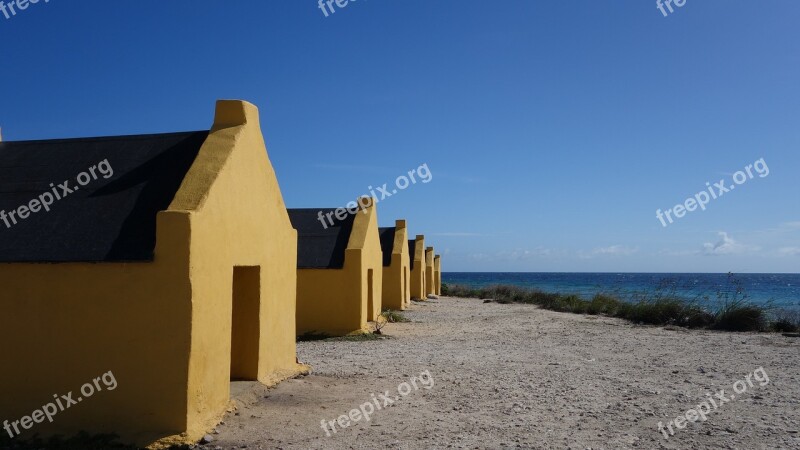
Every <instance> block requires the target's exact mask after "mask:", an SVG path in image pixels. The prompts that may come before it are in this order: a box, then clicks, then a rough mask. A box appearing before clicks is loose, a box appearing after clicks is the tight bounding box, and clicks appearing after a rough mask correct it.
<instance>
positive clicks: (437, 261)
mask: <svg viewBox="0 0 800 450" xmlns="http://www.w3.org/2000/svg"><path fill="white" fill-rule="evenodd" d="M433 279H434V281H435V282H436V295H442V258H441V256H439V255H436V256H435V257H434V258H433Z"/></svg>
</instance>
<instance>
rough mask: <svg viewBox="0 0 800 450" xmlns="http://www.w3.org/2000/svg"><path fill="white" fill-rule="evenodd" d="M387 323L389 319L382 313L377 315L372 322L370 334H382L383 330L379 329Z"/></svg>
mask: <svg viewBox="0 0 800 450" xmlns="http://www.w3.org/2000/svg"><path fill="white" fill-rule="evenodd" d="M387 323H389V321H388V320H387V319H386V317H385V316H384V315H383V314H381V315H380V316H378V318H376V319H375V322H372V334H378V335H381V334H383V331H381V330H383V327H385V326H386V324H387Z"/></svg>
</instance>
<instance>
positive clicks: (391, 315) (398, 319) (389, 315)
mask: <svg viewBox="0 0 800 450" xmlns="http://www.w3.org/2000/svg"><path fill="white" fill-rule="evenodd" d="M381 316H383V317H384V318H386V321H387V322H389V323H402V322H411V321H410V320H408V318H407V317H406V316H404V315H403V313H401V312H400V311H393V310H391V309H384V310H383V312H382V313H381Z"/></svg>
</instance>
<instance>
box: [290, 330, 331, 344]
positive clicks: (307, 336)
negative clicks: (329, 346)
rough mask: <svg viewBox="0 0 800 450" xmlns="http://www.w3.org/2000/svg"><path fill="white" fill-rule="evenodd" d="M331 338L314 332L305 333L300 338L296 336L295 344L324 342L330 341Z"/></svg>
mask: <svg viewBox="0 0 800 450" xmlns="http://www.w3.org/2000/svg"><path fill="white" fill-rule="evenodd" d="M330 338H331V336H330V335H329V334H325V333H317V332H316V331H307V332H305V333H303V334H301V335H300V336H297V342H310V341H324V340H325V339H330Z"/></svg>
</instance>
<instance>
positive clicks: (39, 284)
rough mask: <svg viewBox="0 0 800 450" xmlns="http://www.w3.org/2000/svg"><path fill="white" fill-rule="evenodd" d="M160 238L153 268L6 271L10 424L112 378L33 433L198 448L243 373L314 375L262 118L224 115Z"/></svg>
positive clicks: (1, 379) (0, 405) (249, 112)
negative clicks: (302, 346)
mask: <svg viewBox="0 0 800 450" xmlns="http://www.w3.org/2000/svg"><path fill="white" fill-rule="evenodd" d="M156 234H157V244H156V249H155V257H154V260H153V261H152V262H142V263H95V264H88V263H62V264H2V265H0V283H2V284H3V286H4V289H5V292H4V295H3V297H2V300H0V305H2V310H3V311H2V313H0V339H2V341H3V343H4V352H5V355H4V359H5V360H6V361H10V362H13V364H9V365H8V366H6V368H5V370H3V371H0V389H2V391H0V398H2V401H0V417H3V418H9V419H11V420H16V418H20V417H22V416H25V415H29V414H31V412H32V411H33V410H35V409H37V408H40V407H41V406H42V405H44V404H46V403H48V402H49V401H52V399H53V394H56V393H63V394H65V393H67V392H70V391H73V392H78V390H79V389H80V387H81V385H83V384H84V383H86V382H91V380H92V379H93V378H95V377H98V376H100V375H101V374H103V373H106V372H109V371H112V372H113V374H114V376H115V378H116V380H117V382H118V386H117V388H116V389H115V390H113V391H104V392H99V393H97V394H95V395H94V396H93V397H91V398H88V399H86V400H85V401H83V402H81V403H80V404H78V405H76V406H73V407H71V408H69V409H67V410H65V411H63V412H61V413H59V414H58V416H57V418H55V420H54V421H53V423H47V422H45V423H42V424H36V425H35V426H34V428H33V430H31V431H32V432H35V433H39V434H45V435H46V434H52V433H59V434H66V435H71V434H74V433H76V432H78V431H81V430H85V431H88V432H90V433H115V434H118V435H120V436H121V437H122V438H123V440H125V441H129V442H133V443H136V444H139V445H154V443H155V445H158V443H166V442H176V441H177V442H187V441H192V440H196V439H197V438H199V437H200V436H202V434H203V433H205V432H206V431H207V430H209V429H210V428H211V427H213V426H214V425H215V424H216V423H217V422H218V420H219V418H220V417H221V416H222V414H223V413H224V412H225V410H226V408H227V407H228V406H229V397H230V380H231V377H232V368H233V371H234V372H239V373H238V374H236V376H235V377H236V378H245V379H257V380H259V381H261V382H263V383H266V384H274V383H276V382H278V381H279V380H282V379H285V378H287V377H290V376H292V375H295V374H297V373H299V372H300V371H303V370H305V368H304V367H302V366H300V365H298V364H297V363H296V357H295V339H294V338H295V329H294V317H295V302H294V299H295V288H296V257H297V236H296V232H295V230H294V229H292V227H291V225H290V223H289V218H288V215H287V213H286V209H285V206H284V203H283V198H282V196H281V192H280V188H279V187H278V182H277V179H276V177H275V173H274V171H273V169H272V166H271V163H270V161H269V159H268V156H267V152H266V148H265V146H264V141H263V137H262V135H261V131H260V126H259V118H258V110H257V109H256V107H255V106H253V105H251V104H248V103H246V102H241V101H220V102H218V104H217V110H216V118H215V123H214V126H213V129H212V131H211V133H210V135H209V137H208V139H207V141H206V142H205V143H204V144H203V147H202V148H201V150H200V152H199V154H198V156H197V158H196V160H195V162H194V163H193V165H192V166H191V168H190V169H189V172H188V173H187V174H186V176H185V178H184V180H183V182H182V185H181V188H180V189H179V191H178V193H177V194H176V195H175V198H174V199H173V202H172V204H171V205H170V207H169V208H168V209H167V210H166V211H161V212H159V213H158V217H157V231H156ZM234 267H241V269H236V270H234ZM234 272H236V273H237V276H236V279H237V286H236V287H234ZM234 305H236V307H234ZM234 309H236V310H237V312H236V317H237V319H234ZM234 323H236V328H237V329H236V330H233V324H234ZM232 336H236V341H235V342H232ZM232 346H233V348H234V351H235V352H236V354H237V357H236V358H235V360H234V361H232V357H231V355H232ZM23 437H24V435H23Z"/></svg>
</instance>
